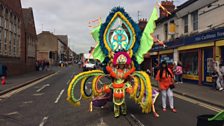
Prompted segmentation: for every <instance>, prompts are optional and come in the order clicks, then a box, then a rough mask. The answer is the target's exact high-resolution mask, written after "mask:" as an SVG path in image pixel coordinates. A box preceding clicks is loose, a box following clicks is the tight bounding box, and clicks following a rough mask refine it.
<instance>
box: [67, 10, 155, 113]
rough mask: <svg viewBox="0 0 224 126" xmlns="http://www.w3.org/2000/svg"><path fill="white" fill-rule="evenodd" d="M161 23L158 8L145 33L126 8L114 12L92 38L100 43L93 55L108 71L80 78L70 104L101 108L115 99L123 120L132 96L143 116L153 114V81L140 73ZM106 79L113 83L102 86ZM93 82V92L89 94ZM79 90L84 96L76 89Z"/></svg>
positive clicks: (71, 86)
mask: <svg viewBox="0 0 224 126" xmlns="http://www.w3.org/2000/svg"><path fill="white" fill-rule="evenodd" d="M157 19H158V15H157V9H156V8H154V9H153V13H152V15H151V17H150V19H149V21H148V23H147V25H146V27H145V29H144V31H143V32H141V31H140V28H139V27H138V25H137V24H136V23H135V22H134V21H133V20H132V19H131V17H129V15H128V14H127V13H126V12H125V10H124V9H123V8H120V7H115V8H113V9H112V11H111V13H110V14H109V15H108V17H107V19H106V21H105V22H104V23H100V25H99V26H97V27H94V29H93V30H92V36H93V38H94V40H95V41H96V42H97V46H96V47H95V48H94V51H93V54H92V55H93V57H94V58H95V59H97V60H99V61H100V62H101V63H104V64H106V67H105V68H104V71H101V70H92V71H86V72H82V73H80V74H78V75H76V76H75V77H74V78H73V79H72V81H71V82H70V84H69V88H68V97H67V100H68V101H69V102H71V103H72V104H74V105H76V106H77V105H80V100H81V99H82V98H88V99H90V100H91V101H92V102H91V105H93V106H97V107H101V106H103V105H105V104H106V103H107V101H109V99H113V100H112V101H113V104H114V116H115V117H119V116H120V113H121V114H123V115H126V114H127V107H126V102H125V98H126V95H129V96H130V98H131V99H133V100H134V101H135V102H136V103H137V104H139V105H140V106H141V108H142V112H143V113H148V112H150V111H151V107H152V87H151V82H150V78H149V76H148V74H147V73H146V72H143V71H139V70H138V68H139V64H141V63H142V62H143V60H144V54H146V53H147V52H148V51H149V50H150V49H151V47H152V45H153V37H152V36H151V34H152V33H153V31H154V29H155V20H157ZM117 24H118V26H116V25H117ZM90 78H93V79H90ZM103 78H110V79H111V80H112V81H111V82H110V83H103V84H102V83H101V84H100V83H99V82H100V80H101V79H103ZM90 80H91V82H92V83H91V85H90V86H91V90H90V89H89V90H88V91H87V89H88V88H86V87H88V86H87V84H88V81H90ZM79 84H80V86H79ZM79 87H80V93H79V92H77V89H76V88H79ZM77 95H78V96H77Z"/></svg>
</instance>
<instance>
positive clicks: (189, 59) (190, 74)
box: [179, 49, 199, 81]
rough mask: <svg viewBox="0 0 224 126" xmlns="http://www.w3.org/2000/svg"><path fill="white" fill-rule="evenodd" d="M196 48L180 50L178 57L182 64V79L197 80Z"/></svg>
mask: <svg viewBox="0 0 224 126" xmlns="http://www.w3.org/2000/svg"><path fill="white" fill-rule="evenodd" d="M198 53H199V52H198V50H197V49H195V50H188V51H180V52H179V58H180V61H181V62H182V66H183V79H187V80H192V81H198V80H199V71H198V68H199V67H198Z"/></svg>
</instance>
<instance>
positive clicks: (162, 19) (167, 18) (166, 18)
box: [156, 0, 198, 23]
mask: <svg viewBox="0 0 224 126" xmlns="http://www.w3.org/2000/svg"><path fill="white" fill-rule="evenodd" d="M196 1H198V0H188V1H186V2H185V3H183V4H181V5H180V6H177V9H175V10H174V11H173V12H172V13H171V15H169V16H165V17H160V18H159V19H158V20H156V23H162V22H164V21H167V20H169V19H171V18H173V17H175V15H176V12H178V11H180V10H182V9H183V8H185V7H187V6H189V5H191V4H193V3H194V2H196Z"/></svg>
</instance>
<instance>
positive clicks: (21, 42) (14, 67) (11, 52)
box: [0, 0, 35, 75]
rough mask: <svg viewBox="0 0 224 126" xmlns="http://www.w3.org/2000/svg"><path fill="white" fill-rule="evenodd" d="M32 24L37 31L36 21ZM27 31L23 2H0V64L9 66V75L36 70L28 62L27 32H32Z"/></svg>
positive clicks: (4, 0)
mask: <svg viewBox="0 0 224 126" xmlns="http://www.w3.org/2000/svg"><path fill="white" fill-rule="evenodd" d="M32 15H33V14H32ZM31 24H32V25H33V26H34V29H35V25H34V21H33V22H32V23H31ZM25 30H26V29H25V22H24V15H23V11H22V6H21V1H20V0H0V64H3V65H6V66H7V68H8V70H7V73H8V75H16V74H21V73H25V72H27V71H30V70H32V69H33V70H34V64H33V66H32V67H33V68H31V67H30V66H31V64H30V63H29V62H27V57H28V56H27V55H26V54H27V50H26V46H27V44H26V38H25V32H27V33H30V31H25ZM33 34H35V32H33ZM34 36H35V35H34ZM34 51H35V50H34ZM33 58H34V59H35V55H33Z"/></svg>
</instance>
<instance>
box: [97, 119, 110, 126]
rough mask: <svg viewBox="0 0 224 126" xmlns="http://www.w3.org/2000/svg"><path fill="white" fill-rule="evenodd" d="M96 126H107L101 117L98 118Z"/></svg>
mask: <svg viewBox="0 0 224 126" xmlns="http://www.w3.org/2000/svg"><path fill="white" fill-rule="evenodd" d="M97 126H108V125H107V124H106V123H105V122H104V121H103V118H100V123H99V124H97Z"/></svg>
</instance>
